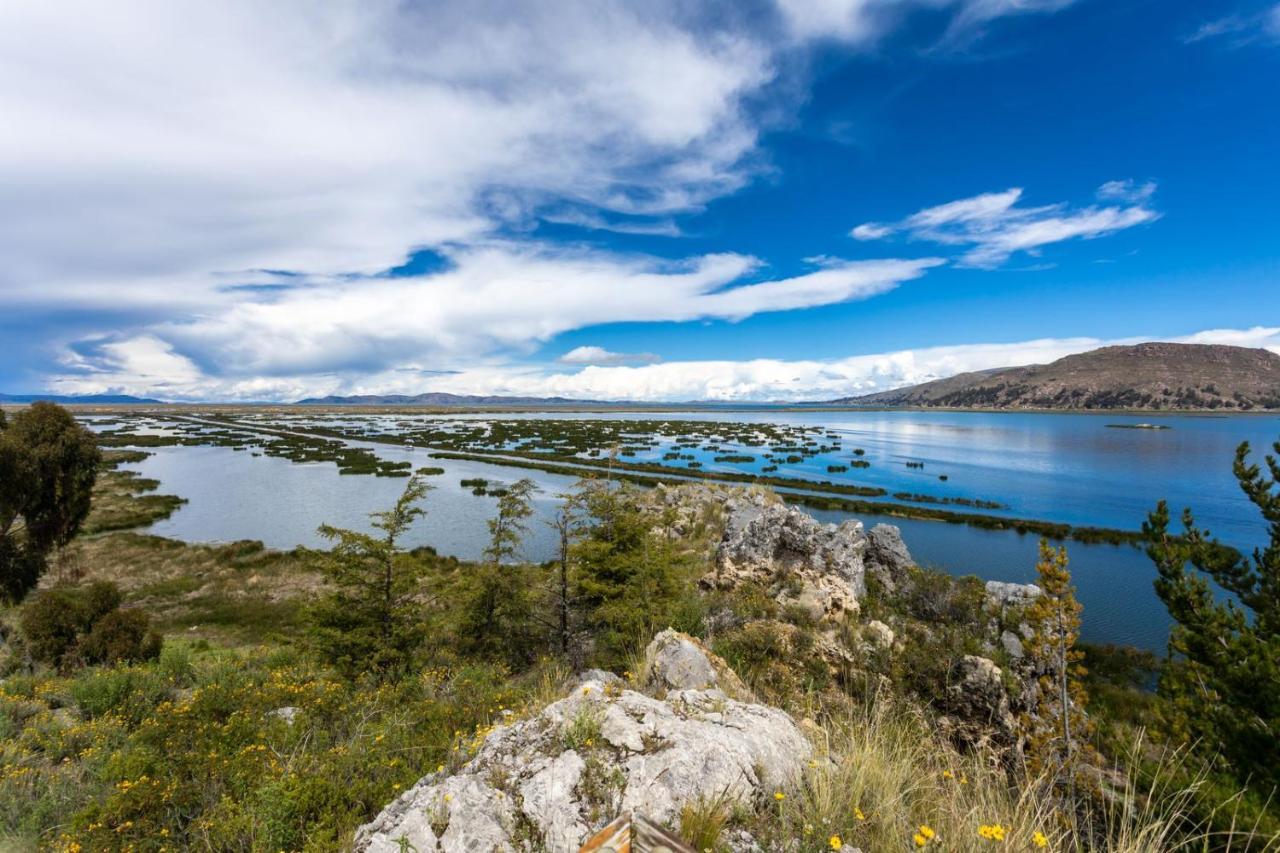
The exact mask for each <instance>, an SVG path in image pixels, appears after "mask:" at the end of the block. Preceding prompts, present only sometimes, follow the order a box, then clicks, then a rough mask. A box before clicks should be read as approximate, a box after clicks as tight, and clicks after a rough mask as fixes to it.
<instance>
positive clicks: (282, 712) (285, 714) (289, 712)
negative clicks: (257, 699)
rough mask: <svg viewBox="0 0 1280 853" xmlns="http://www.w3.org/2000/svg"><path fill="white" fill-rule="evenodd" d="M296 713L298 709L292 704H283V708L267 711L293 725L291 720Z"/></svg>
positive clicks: (295, 716)
mask: <svg viewBox="0 0 1280 853" xmlns="http://www.w3.org/2000/svg"><path fill="white" fill-rule="evenodd" d="M298 714H299V709H298V708H296V707H294V706H293V705H285V706H284V707H283V708H276V709H275V710H274V711H271V712H269V715H270V716H272V717H279V718H280V719H282V720H284V721H285V722H286V723H288V724H289V725H293V721H294V719H296V718H297V716H298Z"/></svg>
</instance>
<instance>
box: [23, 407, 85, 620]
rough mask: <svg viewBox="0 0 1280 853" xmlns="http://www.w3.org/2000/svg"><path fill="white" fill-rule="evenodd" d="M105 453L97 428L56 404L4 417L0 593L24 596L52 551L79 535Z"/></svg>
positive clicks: (34, 583)
mask: <svg viewBox="0 0 1280 853" xmlns="http://www.w3.org/2000/svg"><path fill="white" fill-rule="evenodd" d="M101 458H102V455H101V453H100V452H99V451H98V447H97V442H96V440H95V439H94V437H93V433H91V432H89V430H87V429H85V428H84V427H82V426H80V425H79V424H78V423H76V421H75V418H73V417H72V416H71V414H70V413H69V412H68V411H67V410H66V409H64V408H62V407H61V406H58V405H55V404H53V403H45V402H38V403H33V404H32V405H31V407H30V408H28V409H24V410H22V411H21V412H18V413H17V414H16V415H14V417H13V420H12V421H9V422H4V421H0V596H2V597H4V598H5V599H7V600H9V601H18V600H19V599H21V598H22V597H23V596H24V595H26V593H27V591H28V590H30V589H31V588H32V587H34V586H35V585H36V583H37V581H38V580H39V579H40V575H41V573H42V572H43V571H44V568H45V564H46V562H45V561H46V558H47V556H48V554H49V552H50V551H52V550H53V549H55V548H59V547H61V546H63V545H65V544H67V542H69V541H71V538H72V537H73V536H75V535H76V532H77V531H78V530H79V529H80V525H81V523H83V522H84V519H85V517H86V516H87V515H88V514H89V502H90V499H91V497H92V494H93V484H94V482H95V481H96V479H97V476H98V463H99V462H100V461H101Z"/></svg>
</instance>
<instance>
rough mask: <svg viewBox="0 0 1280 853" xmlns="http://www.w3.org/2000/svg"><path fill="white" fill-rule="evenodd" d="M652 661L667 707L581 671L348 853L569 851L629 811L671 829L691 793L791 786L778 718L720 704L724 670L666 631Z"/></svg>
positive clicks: (789, 748) (801, 752) (800, 748)
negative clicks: (565, 688)
mask: <svg viewBox="0 0 1280 853" xmlns="http://www.w3.org/2000/svg"><path fill="white" fill-rule="evenodd" d="M649 657H650V660H649V664H648V666H647V671H648V677H649V678H650V679H652V680H653V681H654V682H655V683H661V684H662V685H664V687H665V697H664V698H656V697H655V696H649V695H645V694H644V693H640V692H638V691H636V690H632V689H628V688H627V687H626V686H624V685H623V684H622V683H621V682H620V681H619V680H618V679H617V678H616V677H613V676H608V677H605V676H603V674H601V673H596V672H593V673H589V674H587V677H586V678H585V680H582V681H580V682H578V683H577V684H575V685H574V686H573V687H572V688H571V689H570V691H569V693H568V695H567V696H565V698H563V699H561V700H559V701H558V702H554V703H552V704H551V705H548V706H547V707H546V708H544V709H543V710H542V711H541V712H540V713H538V714H536V715H535V716H532V717H530V718H528V719H525V720H521V721H519V722H515V723H512V724H510V725H506V726H502V727H499V728H497V729H495V730H494V731H493V732H491V733H490V734H489V735H488V736H487V737H486V738H485V740H484V743H483V745H482V746H481V747H480V749H479V751H478V752H477V754H476V755H475V757H474V758H472V759H471V760H470V761H469V762H467V764H465V765H464V766H463V767H462V768H461V769H459V770H458V771H457V772H456V773H453V774H445V773H437V774H432V775H430V776H427V777H425V778H423V779H422V780H420V781H419V782H418V783H417V784H416V785H414V786H413V787H412V788H411V789H409V790H408V791H406V792H405V793H404V794H403V795H402V796H401V797H400V798H399V799H397V800H396V801H395V802H393V803H391V804H390V805H388V806H387V807H386V808H385V809H383V811H382V812H381V813H380V814H379V815H378V816H377V817H376V818H374V820H373V821H372V822H370V823H368V824H366V825H365V826H363V827H361V828H360V829H359V830H358V831H357V833H356V840H355V846H356V849H358V850H369V851H400V850H403V849H414V850H417V851H419V853H429V851H491V850H503V851H517V850H535V849H546V850H551V851H575V850H577V849H578V846H579V845H580V844H581V843H582V842H583V840H585V839H586V838H587V837H588V836H589V835H590V833H591V832H593V831H595V830H597V829H599V828H600V827H601V826H603V825H604V824H606V823H608V822H609V821H610V820H612V819H613V818H614V817H617V816H618V814H621V813H623V812H626V811H637V812H640V813H642V814H644V815H645V816H647V817H648V818H650V819H651V820H654V821H655V822H657V823H669V822H672V821H674V820H677V819H678V817H679V813H680V809H681V807H682V806H683V805H684V804H685V803H688V802H691V801H694V800H697V799H699V798H700V797H714V796H727V797H729V798H730V799H731V800H733V801H737V802H741V803H743V804H745V805H749V804H750V803H751V802H753V801H756V800H757V799H758V798H761V797H764V796H767V795H768V794H769V793H771V792H772V791H774V790H777V789H778V788H781V787H785V786H787V785H789V784H790V783H791V782H792V781H794V780H795V779H796V778H797V777H798V775H799V774H800V773H801V771H802V768H803V767H804V765H805V762H806V761H807V760H808V758H809V755H810V753H811V751H812V747H811V746H810V744H809V742H808V740H806V738H805V737H804V736H803V735H802V734H801V732H800V730H799V728H798V727H797V726H796V724H795V723H794V722H793V721H792V719H791V718H790V717H789V716H787V714H785V713H784V712H782V711H779V710H777V709H775V708H770V707H767V706H763V705H758V704H752V703H748V702H740V701H737V700H735V699H733V698H730V697H729V696H728V695H726V693H725V691H724V690H722V689H721V682H722V677H723V676H722V675H721V673H722V672H725V671H727V668H726V667H725V665H724V662H723V661H719V660H718V659H716V658H715V657H714V656H713V655H711V654H710V653H708V652H706V651H705V650H703V649H702V648H701V646H700V645H699V644H697V642H696V641H694V640H692V638H689V637H687V636H685V635H681V634H677V633H676V632H674V631H664V632H663V633H662V634H661V635H659V637H658V638H656V639H655V642H654V643H653V644H651V646H650V649H649ZM680 684H698V685H701V686H700V687H699V688H697V689H692V688H682V687H680V686H679V685H680ZM747 841H749V839H748V840H747ZM407 845H412V847H407ZM745 846H746V847H747V848H749V847H750V846H751V845H750V844H749V843H746V844H745Z"/></svg>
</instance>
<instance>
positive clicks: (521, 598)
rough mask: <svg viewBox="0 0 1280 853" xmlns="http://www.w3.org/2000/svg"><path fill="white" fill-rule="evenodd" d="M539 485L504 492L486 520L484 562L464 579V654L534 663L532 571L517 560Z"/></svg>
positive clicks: (525, 483) (518, 664)
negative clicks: (487, 527)
mask: <svg viewBox="0 0 1280 853" xmlns="http://www.w3.org/2000/svg"><path fill="white" fill-rule="evenodd" d="M535 491H537V487H536V486H535V485H534V483H533V481H532V480H528V479H524V480H520V481H518V482H516V483H513V484H512V485H511V486H509V487H507V488H506V489H505V490H503V493H502V494H501V495H499V497H498V511H497V514H496V515H495V516H494V517H493V518H491V519H490V520H489V537H490V539H489V546H488V547H487V548H486V549H485V552H484V556H485V562H484V564H483V565H481V566H479V567H477V569H476V571H475V572H473V573H471V574H469V575H468V576H467V577H466V578H464V580H463V589H462V591H461V599H462V601H461V603H460V606H461V610H462V618H461V620H460V624H459V627H458V640H459V644H460V646H461V648H462V650H463V651H464V652H466V653H469V654H473V655H478V656H480V657H483V658H486V659H489V660H502V661H506V662H507V663H508V664H509V665H510V666H511V667H513V668H515V669H522V668H524V667H526V666H528V665H529V664H531V663H532V662H533V659H534V655H535V653H536V651H537V645H538V632H537V624H536V614H535V592H534V591H535V587H536V583H537V581H536V578H535V576H534V573H533V570H532V569H531V568H530V567H529V566H526V565H523V564H521V563H518V562H515V561H514V560H515V558H516V556H517V555H518V552H519V548H520V541H521V539H522V538H523V537H524V533H525V531H526V528H527V519H528V518H529V516H531V515H533V506H532V498H533V493H534V492H535Z"/></svg>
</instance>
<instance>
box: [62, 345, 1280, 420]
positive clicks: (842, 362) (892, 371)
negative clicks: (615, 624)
mask: <svg viewBox="0 0 1280 853" xmlns="http://www.w3.org/2000/svg"><path fill="white" fill-rule="evenodd" d="M1146 340H1165V341H1173V342H1180V343H1214V344H1230V345H1233V346H1248V347H1265V348H1267V349H1269V350H1271V351H1272V352H1275V353H1277V354H1280V327H1263V326H1259V327H1254V328H1251V329H1211V330H1206V331H1202V332H1197V333H1195V334H1192V335H1185V336H1180V337H1160V336H1135V337H1130V338H1119V339H1110V340H1107V339H1101V338H1091V337H1075V338H1042V339H1036V340H1029V341H1019V342H1016V343H973V344H962V345H956V346H941V347H924V348H918V349H905V350H898V351H894V352H882V353H872V354H866V355H855V356H850V357H848V358H838V359H825V360H818V359H813V360H785V359H752V360H745V361H727V360H705V361H672V362H663V363H661V364H648V365H641V366H621V365H591V366H587V367H584V368H582V369H581V370H578V371H576V372H568V373H566V372H563V371H562V370H558V369H553V368H552V367H550V366H539V365H511V364H505V363H491V364H474V365H471V366H469V367H467V368H465V369H463V370H459V371H457V372H454V373H449V374H444V375H440V376H436V377H433V378H432V379H431V380H430V381H429V383H426V384H424V382H423V380H422V377H420V376H413V375H405V374H404V372H403V371H384V372H375V373H367V374H360V375H358V376H355V377H343V376H338V375H319V374H306V375H300V376H280V377H253V378H246V379H235V380H232V379H223V378H217V377H203V376H196V377H195V378H190V374H189V373H188V374H185V375H188V377H189V378H188V380H187V381H186V383H185V384H184V383H183V382H180V381H176V380H175V381H171V382H169V383H168V384H167V385H166V386H165V387H166V388H168V389H169V390H168V391H167V392H166V395H163V396H168V397H169V398H171V399H222V400H237V399H238V400H296V399H300V398H302V397H308V396H321V395H325V394H365V393H384V394H392V393H406V394H416V393H421V392H423V391H424V390H430V391H444V392H452V393H457V394H493V395H518V396H525V395H529V396H562V397H573V398H578V399H592V400H636V401H653V402H660V401H689V400H721V401H764V400H779V401H801V400H830V399H836V398H839V397H849V396H857V395H860V394H870V393H873V392H875V391H883V390H887V389H891V388H898V387H901V386H904V385H912V384H915V383H918V382H927V381H929V380H932V379H940V378H942V377H945V376H952V375H954V374H957V373H964V372H967V371H972V370H987V369H990V368H996V367H1011V366H1014V365H1023V364H1041V363H1045V362H1049V361H1053V360H1055V359H1058V358H1061V357H1063V356H1065V355H1071V354H1073V353H1078V352H1085V351H1088V350H1091V349H1096V348H1098V347H1102V346H1109V345H1113V344H1133V343H1138V342H1141V341H1146ZM145 351H146V348H145V347H139V348H135V347H127V348H124V349H115V350H112V356H113V357H116V358H117V359H118V360H117V361H115V362H114V363H113V364H104V365H102V366H101V368H100V369H99V370H98V371H97V372H95V373H94V374H92V375H72V376H67V377H64V378H62V379H60V380H59V381H58V382H56V383H55V384H54V389H55V390H57V391H59V392H60V393H69V394H89V393H134V394H141V393H150V391H151V389H152V388H154V387H155V386H154V384H153V383H148V382H146V381H143V380H140V379H139V378H138V371H139V370H140V369H142V368H146V369H151V370H154V369H155V366H156V365H155V358H154V355H146V354H145ZM173 367H174V370H175V371H176V372H179V373H181V372H182V371H186V370H187V369H188V368H186V367H185V366H184V365H182V364H181V363H179V362H175V363H174V364H173Z"/></svg>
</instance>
